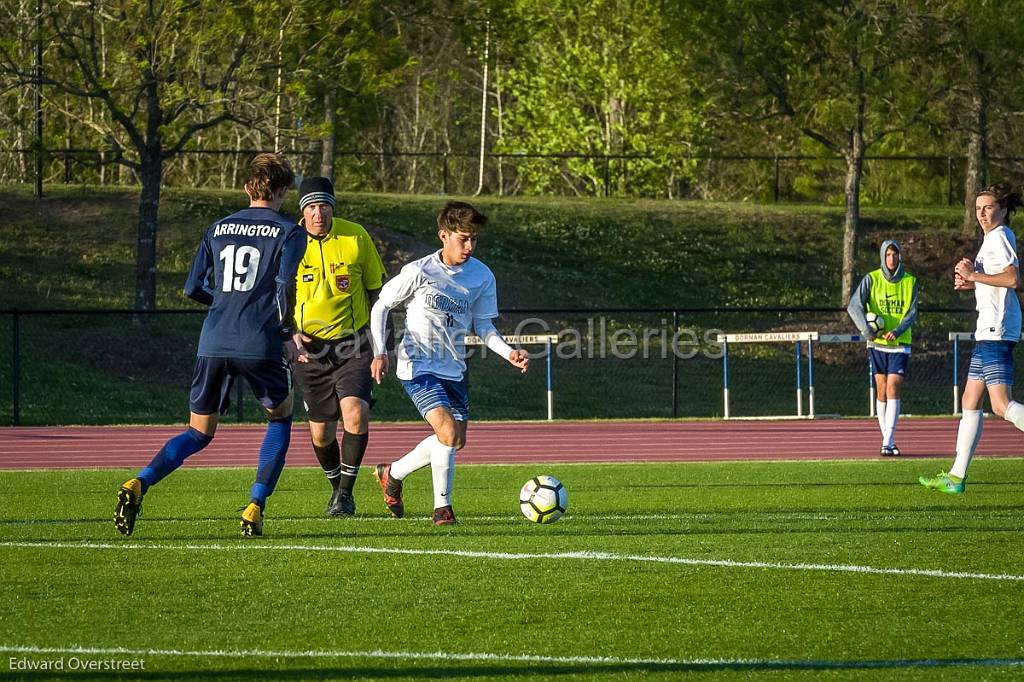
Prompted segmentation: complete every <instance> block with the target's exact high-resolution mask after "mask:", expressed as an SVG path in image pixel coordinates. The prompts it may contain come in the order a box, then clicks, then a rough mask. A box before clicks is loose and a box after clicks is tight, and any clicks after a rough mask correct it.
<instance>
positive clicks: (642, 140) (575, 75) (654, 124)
mask: <svg viewBox="0 0 1024 682" xmlns="http://www.w3.org/2000/svg"><path fill="white" fill-rule="evenodd" d="M515 12H516V13H517V14H518V17H517V21H518V22H520V23H521V24H523V25H524V26H525V27H526V29H527V30H528V31H529V33H530V35H531V36H532V40H531V42H532V44H533V47H532V49H530V50H529V51H523V52H521V53H520V54H519V55H518V60H517V61H516V62H515V64H514V65H513V66H512V67H511V68H510V69H509V71H508V82H507V86H508V93H509V99H510V104H509V108H508V114H507V115H508V120H507V125H508V126H509V128H510V129H511V132H510V133H509V134H508V135H507V137H506V138H505V139H504V140H502V142H501V144H500V145H499V150H500V151H505V152H513V153H514V152H521V151H528V152H535V153H536V152H547V153H561V152H584V153H589V154H613V155H621V154H641V155H648V154H650V155H653V156H654V159H652V160H647V159H644V160H637V161H633V162H631V163H630V164H629V176H628V177H629V185H630V189H631V191H632V193H634V194H641V195H654V196H659V195H664V194H665V193H666V189H667V188H666V184H665V183H666V181H665V178H666V177H672V176H676V177H678V178H680V179H682V178H686V177H688V176H689V175H690V174H691V173H692V171H693V167H692V164H687V163H685V162H681V161H679V160H678V159H677V157H678V156H680V155H683V154H685V153H686V152H688V151H691V150H692V149H693V147H694V144H695V142H696V141H697V140H698V138H699V133H700V124H699V113H700V112H699V109H697V108H695V107H688V106H686V104H685V100H686V98H687V94H688V92H689V90H688V80H687V79H686V78H685V77H684V78H680V77H679V73H680V71H683V72H685V70H686V63H685V52H684V51H677V50H672V49H666V48H667V46H668V45H670V44H668V43H667V42H666V40H665V35H664V34H665V32H667V31H668V30H669V27H668V26H666V25H665V23H664V22H663V21H662V19H661V12H660V3H657V2H647V1H644V2H622V1H620V0H607V1H602V2H594V3H584V4H580V3H575V2H568V1H556V2H548V1H545V2H538V1H536V0H521V1H520V2H518V3H516V5H515ZM613 163H614V162H613ZM518 173H519V174H520V176H521V177H522V178H523V180H524V181H525V182H526V183H527V184H528V185H529V186H531V187H535V188H537V189H538V190H540V191H542V192H558V193H562V192H566V191H569V192H572V193H575V194H584V195H588V194H589V195H599V194H601V193H602V192H603V191H604V190H603V186H604V179H603V177H604V174H605V169H604V167H603V164H601V162H600V161H595V160H588V159H580V158H572V157H566V158H564V159H560V160H554V161H552V160H538V161H535V162H529V161H528V162H525V163H520V164H519V166H518ZM614 177H615V178H616V180H619V181H623V180H624V179H625V177H626V176H625V175H624V174H623V173H621V172H619V173H615V175H614ZM609 191H610V192H611V193H613V194H621V193H623V187H621V186H620V187H610V188H609Z"/></svg>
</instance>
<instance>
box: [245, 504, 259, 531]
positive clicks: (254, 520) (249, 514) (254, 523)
mask: <svg viewBox="0 0 1024 682" xmlns="http://www.w3.org/2000/svg"><path fill="white" fill-rule="evenodd" d="M262 535H263V510H262V509H260V506H259V505H258V504H256V503H255V502H250V503H249V504H248V506H247V507H246V508H245V509H244V510H242V537H244V538H258V537H260V536H262Z"/></svg>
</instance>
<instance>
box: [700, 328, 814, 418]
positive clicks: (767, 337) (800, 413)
mask: <svg viewBox="0 0 1024 682" xmlns="http://www.w3.org/2000/svg"><path fill="white" fill-rule="evenodd" d="M715 340H716V341H717V342H718V343H720V344H722V410H723V412H722V416H723V418H724V419H731V418H732V415H731V413H730V412H729V344H730V343H780V342H782V343H795V344H796V415H781V416H773V417H746V418H747V419H814V342H815V341H817V340H818V332H761V333H749V334H718V335H717V336H716V337H715ZM803 343H806V344H807V404H808V408H809V412H808V414H807V416H806V417H805V416H804V395H803V379H802V377H801V373H800V360H801V356H802V355H803V353H802V349H801V344H803Z"/></svg>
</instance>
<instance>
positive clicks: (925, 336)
mask: <svg viewBox="0 0 1024 682" xmlns="http://www.w3.org/2000/svg"><path fill="white" fill-rule="evenodd" d="M48 192H49V195H48V196H47V197H46V198H45V199H43V200H42V201H36V200H35V199H33V198H32V196H31V194H30V192H29V190H28V188H23V187H15V188H5V189H0V200H2V201H3V202H4V207H5V211H4V215H5V216H7V217H6V218H4V219H3V220H4V222H3V223H0V286H2V291H3V295H2V297H0V309H2V308H18V309H21V310H36V311H39V310H43V309H55V308H56V309H65V310H72V311H78V310H83V309H95V308H117V309H121V310H126V309H129V308H130V307H131V304H132V300H133V286H134V249H135V230H136V220H137V196H136V194H135V192H134V191H131V190H124V189H99V188H62V187H51V188H48ZM444 200H445V199H444V198H442V197H426V196H412V197H410V196H398V195H369V194H343V195H341V196H340V197H339V202H338V210H337V213H338V215H340V216H344V217H347V218H349V219H351V220H355V221H357V222H360V223H362V224H363V225H365V226H366V227H367V228H369V229H370V231H371V232H372V233H373V235H374V237H375V238H376V239H377V242H378V244H379V246H380V249H381V251H382V255H383V256H384V260H385V264H386V266H387V268H388V270H389V271H390V272H397V270H398V268H400V267H401V265H402V264H403V263H405V262H408V261H409V260H412V259H413V258H416V257H418V256H420V255H423V254H425V253H429V252H430V251H431V250H433V249H434V248H435V246H434V245H435V244H436V243H437V238H436V227H435V225H436V223H435V218H434V216H435V214H436V211H437V209H438V208H439V207H440V206H441V205H442V203H443V202H444ZM296 201H297V199H296V197H295V196H294V195H292V196H291V197H290V198H289V201H288V203H286V205H285V209H284V210H285V212H289V213H291V214H292V215H295V214H297V206H296ZM471 201H473V202H474V203H476V204H477V205H478V206H479V207H480V208H482V210H484V211H485V212H486V213H487V214H488V215H489V216H490V218H491V224H490V225H489V226H488V228H487V229H486V231H485V233H484V234H483V236H482V239H481V245H480V248H479V251H478V255H479V257H480V258H481V259H482V260H484V261H485V262H486V263H488V264H489V265H490V266H491V267H492V269H493V270H494V271H495V273H496V275H497V277H498V285H499V286H498V289H499V303H500V305H501V307H502V308H504V309H509V308H533V309H536V308H556V309H565V308H586V309H606V308H714V307H737V306H762V307H836V306H838V305H839V301H840V291H839V280H840V256H841V233H842V221H843V215H842V211H841V209H839V208H836V207H821V206H805V205H755V204H743V203H732V204H725V203H708V202H680V201H673V202H669V201H643V200H600V199H578V200H577V199H564V198H512V199H503V198H497V197H483V198H476V199H471ZM243 204H244V196H243V195H242V194H241V193H240V192H216V191H189V192H185V191H181V190H167V191H166V192H165V193H164V195H163V202H162V205H161V227H160V233H159V242H158V254H159V278H158V281H159V291H158V296H157V300H158V307H159V308H160V309H164V310H167V309H187V310H195V311H196V313H197V314H195V315H170V316H167V315H164V316H154V317H146V318H139V317H134V316H132V315H130V314H114V315H103V316H96V315H85V314H63V315H59V316H57V315H50V314H35V315H22V316H20V322H19V324H20V331H19V335H18V339H19V343H20V346H21V350H20V351H19V360H20V361H21V364H22V366H21V368H20V370H19V379H20V381H21V393H20V399H21V405H20V413H21V417H22V423H83V422H84V423H90V422H98V423H103V422H139V421H143V422H167V421H171V422H175V421H178V420H179V419H180V418H181V415H182V414H184V412H185V410H186V409H187V404H186V391H185V388H186V387H187V385H188V378H189V368H190V367H191V363H192V358H193V357H194V354H195V343H196V340H197V336H198V328H199V324H200V322H201V319H202V318H201V315H200V314H199V313H201V311H202V307H201V306H199V305H197V304H194V303H192V302H191V301H189V300H187V299H185V298H184V297H183V296H182V295H181V287H182V284H183V282H184V279H185V276H186V273H187V270H188V268H189V265H190V263H191V260H192V256H193V253H194V250H195V247H196V244H197V243H198V241H199V239H200V236H201V235H202V233H203V231H204V230H205V228H206V226H207V225H209V223H210V222H212V221H213V220H215V219H217V218H219V217H221V216H223V215H225V214H227V213H230V212H231V211H233V210H236V209H238V208H240V207H242V206H243ZM959 220H960V213H959V211H958V210H954V209H936V208H920V207H908V208H899V209H894V208H885V209H882V208H868V209H865V212H864V221H865V225H866V234H865V238H864V239H863V241H862V247H861V254H860V263H861V265H862V269H864V270H866V269H869V268H875V267H877V262H878V256H877V250H878V245H879V243H880V242H881V241H882V240H884V239H886V238H890V237H893V238H896V239H899V240H900V241H901V242H902V243H903V244H904V245H905V255H906V259H907V262H908V266H909V268H910V270H911V271H913V272H915V273H916V274H918V276H919V277H920V279H921V290H922V304H923V305H924V306H928V307H940V306H941V307H947V306H955V307H969V301H968V300H966V299H965V297H963V296H962V295H960V294H956V293H954V292H953V291H952V289H951V287H950V286H949V272H950V267H951V265H952V263H953V262H954V261H955V260H956V259H957V258H958V257H959V256H960V255H962V254H963V255H966V254H970V253H972V252H973V250H974V248H975V246H974V244H973V243H970V242H969V241H968V240H963V239H961V238H960V237H959V236H958V232H959V227H958V223H959ZM524 317H525V315H516V314H506V315H504V316H503V319H502V321H501V326H502V328H504V329H508V330H511V329H513V328H514V327H515V325H516V323H517V322H518V321H520V320H522V319H523V318H524ZM538 317H542V318H543V319H544V321H545V323H546V324H549V325H550V326H549V329H551V330H554V331H558V330H562V329H576V330H583V336H585V337H587V339H588V342H589V339H591V338H593V336H594V335H593V334H591V332H590V331H588V330H589V329H592V328H596V325H598V324H600V325H606V326H607V328H608V329H609V330H617V329H618V330H624V331H625V332H629V333H633V332H635V333H636V334H637V335H638V336H639V335H640V334H643V333H645V332H646V331H647V330H655V331H657V330H658V329H667V328H669V327H671V323H672V321H671V318H670V317H669V316H667V315H664V314H653V313H647V314H644V313H636V314H630V313H623V312H617V313H601V314H599V315H595V316H590V315H583V314H570V313H551V314H544V315H538ZM964 319H966V317H963V318H956V317H948V316H947V317H943V316H940V315H931V316H929V317H928V319H926V320H922V321H921V322H919V324H918V326H917V327H915V334H917V333H918V331H920V332H921V337H917V336H915V353H916V354H917V355H916V356H915V357H919V358H921V359H920V360H918V359H915V368H916V369H915V370H914V371H915V374H914V376H913V377H912V380H913V381H916V382H919V383H920V382H922V381H923V382H925V383H926V384H927V385H926V386H915V387H914V390H913V391H908V394H909V396H908V399H907V403H906V404H907V406H908V407H907V409H908V410H912V411H917V412H931V413H935V412H938V411H942V410H943V409H945V407H944V405H945V401H946V399H947V396H948V394H949V389H948V385H949V383H948V375H949V370H948V369H947V368H946V367H945V364H944V363H947V360H948V341H946V340H945V333H946V331H948V330H950V329H958V328H961V327H962V326H963V320H964ZM12 321H13V318H12V317H11V316H0V348H3V349H4V356H5V357H6V355H7V352H6V349H9V348H11V347H12V343H13V338H12V331H13V330H12V328H11V326H12ZM679 324H680V325H681V326H685V327H687V328H691V329H693V330H694V331H695V333H696V334H698V335H699V337H700V338H701V339H702V341H701V343H700V347H701V350H703V351H707V350H708V343H709V342H708V338H709V337H708V336H706V335H708V334H711V333H712V331H713V330H733V331H751V330H755V329H759V330H768V329H772V330H779V329H811V328H813V329H819V330H822V331H847V332H848V331H851V328H850V325H849V321H848V320H847V319H846V317H845V315H843V314H840V313H835V314H831V313H830V314H821V313H816V314H800V313H793V314H779V313H771V314H765V315H751V314H748V313H707V314H703V313H700V314H695V313H690V314H686V315H683V316H681V317H680V319H679ZM591 325H594V326H593V327H592V326H591ZM531 331H535V330H532V329H531ZM712 336H713V335H712ZM918 338H921V342H918V341H917V339H918ZM664 348H665V342H664V341H660V342H659V341H658V340H657V339H654V341H653V346H652V356H657V354H658V352H659V351H663V350H664ZM560 350H562V349H561V348H560ZM734 352H735V353H736V355H735V356H734V355H733V353H734ZM744 354H746V355H744ZM12 355H13V354H12ZM730 358H732V359H733V360H732V363H731V364H732V365H733V366H734V367H735V371H736V373H737V374H738V375H740V376H741V377H743V381H741V382H739V384H740V385H738V386H736V387H735V388H734V390H733V396H734V408H733V411H734V414H744V413H747V414H751V413H755V414H764V413H765V410H771V411H773V412H775V413H784V412H791V411H792V406H790V405H788V403H787V402H786V401H791V400H792V395H793V392H792V385H793V384H792V381H793V378H792V373H793V350H792V348H785V347H783V346H781V345H779V346H774V347H766V346H752V347H749V348H743V349H740V348H737V349H736V350H735V351H730ZM816 361H817V362H816V373H817V380H818V383H819V385H820V386H822V387H829V389H828V391H825V390H824V388H823V389H822V390H820V391H819V393H818V395H819V411H820V412H837V413H843V414H850V413H856V411H859V410H863V406H864V404H866V400H864V399H863V397H862V396H861V389H860V387H859V385H860V383H861V378H862V375H863V367H862V365H863V362H864V359H863V351H862V350H859V349H856V348H852V347H847V348H845V349H839V348H822V349H819V350H817V351H816ZM924 363H931V364H930V365H926V364H924ZM720 366H721V361H720V360H718V359H716V358H715V357H714V356H713V355H712V354H709V353H707V352H703V353H699V354H696V355H695V356H694V357H693V358H692V359H686V361H685V362H683V361H675V360H673V358H672V357H671V354H669V355H668V356H665V355H664V354H662V356H661V357H653V359H652V358H649V357H645V356H644V355H642V354H637V355H636V356H635V357H629V358H625V359H623V358H621V357H620V358H617V359H607V357H605V358H596V359H595V358H593V357H585V358H578V357H570V356H569V355H564V356H559V359H558V360H556V363H555V368H554V375H555V383H556V405H557V407H556V411H555V412H556V415H557V416H560V417H577V418H579V417H658V416H660V417H672V416H677V415H678V416H714V415H716V414H719V413H720V411H721V407H720V386H721V369H720ZM471 368H472V373H473V376H474V391H473V393H474V398H473V399H474V405H475V408H474V409H475V410H476V411H475V414H476V415H477V416H478V417H481V418H542V417H543V416H544V415H545V414H546V410H545V397H544V396H545V372H544V371H543V367H542V366H541V367H539V368H538V370H539V371H533V372H530V374H529V375H527V376H526V377H520V376H519V375H517V374H514V373H510V372H508V371H507V368H506V367H504V366H503V363H501V362H499V361H496V360H494V359H493V358H486V359H482V358H475V359H474V360H473V361H472V362H471ZM12 376H13V375H12V365H11V363H10V362H6V361H2V362H0V386H4V387H5V388H6V387H7V386H10V385H11V381H12ZM851 377H853V378H851ZM673 380H674V383H673ZM851 381H856V382H857V385H858V388H857V391H855V392H854V391H850V390H849V385H850V382H851ZM3 393H4V395H2V396H0V423H4V422H9V421H10V419H11V417H12V412H13V405H12V399H11V397H10V395H11V393H10V391H7V390H5V391H4V392H3ZM766 394H770V395H771V397H772V400H776V401H778V405H777V406H773V405H772V404H768V405H766V401H765V396H766ZM379 397H380V401H379V403H378V407H377V408H376V411H375V414H376V418H381V419H415V418H416V417H417V415H416V414H415V413H414V412H413V411H412V409H411V407H410V406H409V404H408V401H407V400H406V399H405V398H404V396H402V395H401V389H400V387H398V386H397V384H393V383H392V384H385V386H383V387H382V388H381V390H380V393H379ZM830 399H832V400H834V401H837V402H833V403H829V402H828V401H829V400H830ZM915 399H916V400H919V401H920V404H919V405H915V404H914V402H913V401H914V400H915ZM769 402H770V401H769ZM245 404H246V407H245V408H244V411H243V415H242V419H245V420H252V419H255V418H257V417H258V413H257V411H256V409H255V406H254V404H253V403H252V402H251V399H246V400H245ZM673 404H675V407H674V408H673ZM231 416H235V413H234V411H232V413H231Z"/></svg>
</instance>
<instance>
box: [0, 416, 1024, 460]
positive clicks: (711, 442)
mask: <svg viewBox="0 0 1024 682" xmlns="http://www.w3.org/2000/svg"><path fill="white" fill-rule="evenodd" d="M985 421H986V424H985V427H984V435H983V436H982V439H981V443H980V445H979V447H978V454H980V455H989V456H1019V455H1021V454H1024V434H1021V433H1020V432H1019V431H1017V430H1016V429H1015V428H1014V427H1013V426H1012V425H1010V424H1009V423H1007V422H1005V421H1003V420H1002V419H986V420H985ZM370 428H371V434H370V448H369V450H368V451H367V454H366V460H365V462H366V463H367V464H373V463H376V462H387V461H391V460H393V459H396V458H397V457H399V456H401V455H402V454H404V453H405V452H407V451H408V450H410V449H411V448H412V447H413V446H414V445H415V444H416V443H417V442H419V441H420V440H421V439H422V438H424V437H426V436H427V435H428V433H429V432H428V430H427V426H426V425H425V424H371V427H370ZM956 428H957V420H956V419H953V418H945V419H944V418H930V419H906V420H904V421H902V422H901V423H900V426H899V432H898V433H899V439H898V441H899V446H900V449H901V450H902V452H903V455H904V456H905V457H907V456H909V457H950V458H951V457H952V456H953V448H954V444H955V441H956ZM181 430H182V428H181V427H180V426H159V427H142V426H67V427H11V428H2V429H0V469H46V468H54V469H56V468H102V467H129V468H138V467H142V466H145V465H146V464H148V463H149V460H150V459H151V458H152V456H153V454H154V453H155V452H157V450H159V449H160V447H161V446H162V445H163V443H164V442H165V441H166V440H167V439H168V438H170V437H171V436H173V435H175V434H177V433H180V432H181ZM262 438H263V427H262V426H221V427H220V429H219V430H218V432H217V438H216V439H215V440H214V441H213V443H212V444H211V445H210V447H208V448H207V449H206V450H204V451H203V452H202V453H200V454H198V455H196V456H195V457H192V458H191V459H189V460H188V464H189V465H190V466H207V467H213V466H252V465H253V464H254V463H255V461H256V453H257V451H258V450H259V446H260V441H261V440H262ZM878 446H879V434H878V426H877V422H875V421H874V420H868V419H845V420H823V421H728V422H722V421H715V422H710V421H709V422H554V423H545V422H525V423H513V422H497V423H496V422H477V423H473V424H470V427H469V436H468V444H467V445H466V448H465V449H464V450H462V451H461V452H460V453H459V456H458V458H459V462H460V463H463V464H466V463H472V464H483V463H487V464H492V463H519V462H523V463H527V462H551V463H555V462H559V463H560V462H625V461H630V462H684V461H687V462H688V461H693V462H697V461H713V460H811V459H870V458H874V457H878ZM288 463H289V464H290V465H294V466H316V464H317V462H316V458H315V457H314V455H313V449H312V447H311V446H310V442H309V438H308V437H307V433H306V425H305V424H296V427H295V431H294V433H293V438H292V447H291V450H290V451H289V453H288Z"/></svg>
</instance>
